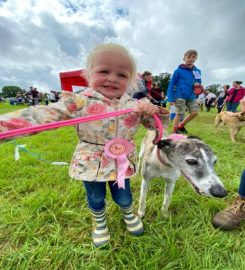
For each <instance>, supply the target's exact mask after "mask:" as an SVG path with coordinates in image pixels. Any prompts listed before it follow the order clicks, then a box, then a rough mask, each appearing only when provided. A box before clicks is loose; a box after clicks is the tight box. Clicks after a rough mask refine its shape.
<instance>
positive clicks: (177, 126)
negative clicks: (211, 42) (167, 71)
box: [167, 50, 201, 133]
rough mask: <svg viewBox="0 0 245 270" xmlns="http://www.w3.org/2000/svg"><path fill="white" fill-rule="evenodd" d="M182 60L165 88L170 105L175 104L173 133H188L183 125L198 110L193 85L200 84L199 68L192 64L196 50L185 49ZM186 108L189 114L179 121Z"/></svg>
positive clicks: (193, 116)
mask: <svg viewBox="0 0 245 270" xmlns="http://www.w3.org/2000/svg"><path fill="white" fill-rule="evenodd" d="M183 60H184V63H183V64H181V65H179V66H178V68H177V69H176V70H175V71H174V73H173V76H172V77H171V80H170V83H169V86H168V90H167V97H168V101H169V102H170V105H175V110H176V115H175V118H174V120H173V133H188V131H187V130H186V129H185V125H186V124H187V123H189V122H190V121H191V120H192V119H193V118H195V117H196V116H197V115H198V111H199V108H198V105H197V102H196V95H195V93H194V87H195V86H200V85H201V70H200V69H198V68H197V67H196V66H195V65H194V63H195V61H196V60H197V51H196V50H188V51H186V52H185V54H184V59H183ZM186 108H187V109H188V111H189V114H188V115H187V116H186V117H184V119H183V120H182V121H181V118H182V117H183V116H184V115H185V111H186Z"/></svg>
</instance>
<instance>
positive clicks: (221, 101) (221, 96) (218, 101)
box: [215, 84, 230, 113]
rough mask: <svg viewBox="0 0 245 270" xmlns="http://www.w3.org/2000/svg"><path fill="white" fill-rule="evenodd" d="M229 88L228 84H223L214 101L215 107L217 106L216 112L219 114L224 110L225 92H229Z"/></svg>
mask: <svg viewBox="0 0 245 270" xmlns="http://www.w3.org/2000/svg"><path fill="white" fill-rule="evenodd" d="M229 88H230V86H229V85H228V84H225V85H224V86H223V87H222V90H221V91H220V93H219V95H218V97H217V99H216V102H215V103H216V106H217V110H218V113H220V112H221V111H222V110H223V108H224V105H225V99H226V97H227V92H228V90H229Z"/></svg>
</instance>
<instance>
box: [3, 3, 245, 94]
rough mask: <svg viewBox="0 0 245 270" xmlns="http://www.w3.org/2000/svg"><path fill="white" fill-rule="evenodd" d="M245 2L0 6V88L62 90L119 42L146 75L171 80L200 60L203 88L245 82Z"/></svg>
mask: <svg viewBox="0 0 245 270" xmlns="http://www.w3.org/2000/svg"><path fill="white" fill-rule="evenodd" d="M244 10H245V1H243V0H236V2H234V1H231V0H222V1H211V0H207V1H205V2H204V1H201V0H188V1H180V0H175V1H172V0H164V1H160V0H156V1H154V2H152V1H146V0H142V1H139V0H135V1H129V0H118V1H113V0H104V1H101V0H87V1H78V0H70V1H65V0H60V1H58V0H52V1H42V0H36V1H31V0H26V1H14V0H7V1H0V38H1V42H0V59H1V62H0V68H1V73H0V88H1V87H3V86H5V85H19V86H20V87H22V88H28V87H29V86H30V85H34V84H35V86H37V87H38V88H39V89H42V90H43V91H49V90H50V89H55V90H59V89H60V83H59V72H61V71H66V70H67V71H68V70H76V69H80V68H83V67H84V65H85V61H86V56H87V54H88V52H89V51H90V50H91V49H92V48H93V47H94V46H95V45H96V44H98V43H103V42H108V41H112V42H119V43H121V44H123V45H125V46H126V47H127V48H128V49H129V50H130V51H131V52H132V54H133V55H134V56H135V58H136V62H137V64H138V70H139V71H140V72H142V71H144V70H151V71H152V72H153V74H159V73H160V72H170V73H172V72H173V70H174V69H175V68H176V67H177V66H178V65H179V64H180V63H181V62H182V58H183V54H184V52H185V50H187V49H190V48H194V49H197V50H198V52H199V55H198V60H197V63H196V64H197V66H198V67H200V68H201V70H202V74H203V83H204V85H209V84H213V83H220V84H224V83H231V82H232V81H233V80H238V79H239V80H244V79H245V78H244V76H245V75H244V74H245V66H244V62H245V61H244V60H245V54H244V48H243V47H244V45H243V44H244V43H245V35H244V30H243V28H242V27H243V25H244V24H245V17H244V12H243V11H244Z"/></svg>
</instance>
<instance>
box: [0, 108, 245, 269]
mask: <svg viewBox="0 0 245 270" xmlns="http://www.w3.org/2000/svg"><path fill="white" fill-rule="evenodd" d="M17 108H20V107H18V106H9V105H6V104H0V114H2V113H6V112H8V111H12V110H13V109H17ZM215 115H216V111H215V110H214V109H213V111H211V112H209V113H206V112H202V113H201V114H200V116H199V117H197V118H196V119H194V120H193V121H192V123H190V124H189V126H188V130H189V131H190V133H191V134H193V135H197V136H199V137H201V138H202V139H203V140H204V141H205V142H207V143H208V144H210V145H211V147H212V148H213V150H214V152H215V153H216V155H217V156H218V162H217V165H216V171H217V173H218V175H219V176H220V178H221V179H222V180H223V182H224V184H225V186H226V188H227V190H228V192H229V193H228V196H227V197H226V198H225V199H215V198H207V197H202V196H199V195H197V194H196V193H195V192H194V191H193V190H192V189H191V188H190V186H189V185H188V184H187V182H185V180H184V179H183V178H180V180H179V181H178V183H177V185H176V188H175V191H174V194H173V197H172V201H171V204H170V209H169V211H170V216H169V218H164V217H163V216H162V215H161V212H160V208H161V204H162V200H163V189H164V181H162V180H161V179H155V180H154V181H152V183H151V187H150V190H149V195H148V198H147V212H146V217H145V218H144V220H143V223H144V226H145V233H144V235H143V236H141V237H138V238H137V237H132V236H130V235H129V234H128V233H127V232H126V230H125V225H124V223H123V221H122V217H121V215H120V213H119V211H118V207H117V206H116V205H115V203H113V201H112V199H111V197H110V195H109V194H108V196H107V199H108V200H107V201H108V203H107V205H108V226H109V230H110V233H111V244H110V245H109V246H107V247H106V248H104V249H96V248H95V247H93V245H92V243H91V238H90V232H91V216H90V213H89V211H88V209H87V207H86V200H85V190H84V188H83V187H82V183H81V182H79V181H74V180H72V179H70V178H69V177H68V166H63V167H62V166H54V165H51V164H50V163H48V162H43V161H39V160H37V159H35V158H33V157H32V156H30V155H28V154H26V153H22V152H21V153H20V155H21V158H20V159H19V160H18V161H14V145H13V144H12V142H11V141H10V142H7V143H5V144H1V145H0V159H1V163H0V269H4V270H5V269H6V270H7V269H9V270H10V269H11V270H12V269H23V270H26V269H35V270H36V269H52V270H54V269H69V270H70V269H130V270H131V269H195V270H196V269H222V270H223V269H236V270H237V269H239V270H240V269H241V270H242V269H245V267H244V250H245V241H244V237H245V233H244V228H245V226H244V225H242V226H241V227H240V228H238V229H236V230H234V231H231V232H222V231H219V230H215V229H214V228H213V227H212V225H211V223H210V221H211V219H212V216H213V215H214V214H215V213H216V212H217V211H218V210H219V209H222V208H223V207H225V205H226V204H228V203H230V202H232V200H233V198H234V197H235V196H236V191H237V188H238V184H239V180H240V175H241V172H242V170H243V169H244V153H245V138H244V137H245V130H241V132H240V133H239V134H238V138H237V141H238V142H237V144H233V143H232V142H231V141H230V138H229V132H228V128H227V127H224V128H223V129H221V130H219V131H218V132H217V133H215V132H214V125H213V122H214V117H215ZM144 134H145V130H144V129H143V128H141V129H140V130H139V132H138V134H137V144H138V146H139V145H140V142H141V140H142V138H143V136H144ZM16 141H17V142H18V143H19V144H26V147H27V148H28V149H29V150H30V151H33V152H35V153H39V154H41V155H42V157H45V159H47V160H50V161H66V162H69V161H70V159H71V157H72V153H73V151H74V148H75V145H76V143H77V137H76V134H75V131H74V129H73V127H66V128H61V129H57V130H54V131H49V132H43V133H41V134H37V135H35V136H30V137H24V138H21V139H18V140H16ZM131 183H132V192H133V196H134V202H135V209H136V208H137V206H138V199H139V192H140V176H137V177H134V178H132V182H131Z"/></svg>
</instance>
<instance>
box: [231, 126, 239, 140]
mask: <svg viewBox="0 0 245 270" xmlns="http://www.w3.org/2000/svg"><path fill="white" fill-rule="evenodd" d="M238 131H239V129H237V128H235V127H231V128H230V136H231V140H232V142H234V143H235V142H236V139H235V136H236V134H237V133H238Z"/></svg>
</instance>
